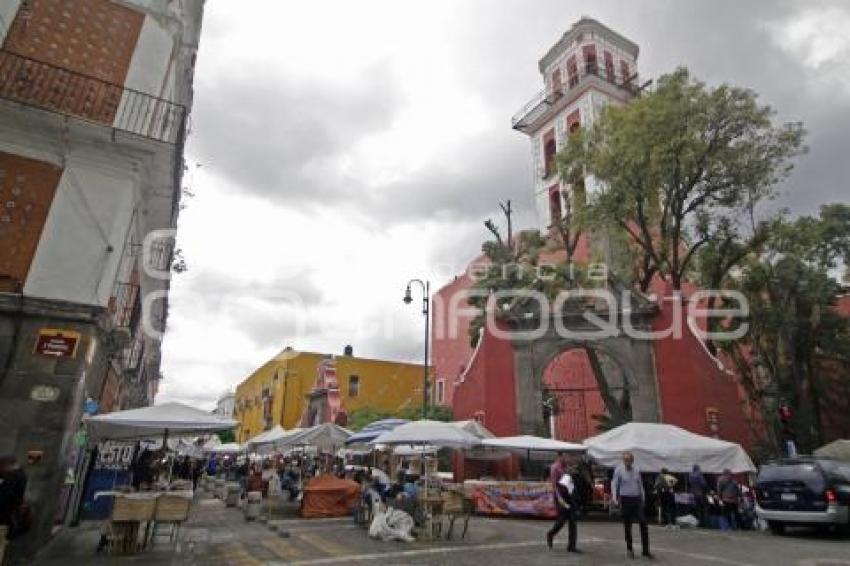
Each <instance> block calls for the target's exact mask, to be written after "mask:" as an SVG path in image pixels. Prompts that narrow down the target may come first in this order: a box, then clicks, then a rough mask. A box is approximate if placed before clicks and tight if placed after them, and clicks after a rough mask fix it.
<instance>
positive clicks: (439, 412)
mask: <svg viewBox="0 0 850 566" xmlns="http://www.w3.org/2000/svg"><path fill="white" fill-rule="evenodd" d="M421 418H423V417H422V407H420V406H410V407H406V408H404V409H401V410H398V411H385V410H382V409H375V408H372V407H363V408H361V409H356V410H354V411H352V412H351V414H350V415H349V417H348V425H347V427H346V428H348V429H350V430H353V431H358V430H360V429H362V428H363V427H365V426H366V425H368V424H369V423H373V422H375V421H380V420H382V419H407V420H410V421H416V420H419V419H421ZM424 418H426V419H429V420H432V421H443V422H449V421H451V420H452V410H451V408H450V407H445V406H443V405H428V409H427V410H426V412H425V417H424Z"/></svg>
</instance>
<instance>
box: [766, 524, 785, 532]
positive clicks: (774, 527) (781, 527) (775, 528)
mask: <svg viewBox="0 0 850 566" xmlns="http://www.w3.org/2000/svg"><path fill="white" fill-rule="evenodd" d="M767 526H768V528H770V532H772V533H773V534H775V535H781V534H785V523H780V522H779V521H768V522H767Z"/></svg>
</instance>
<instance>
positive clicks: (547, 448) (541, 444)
mask: <svg viewBox="0 0 850 566" xmlns="http://www.w3.org/2000/svg"><path fill="white" fill-rule="evenodd" d="M481 445H482V446H484V447H489V448H494V449H497V450H507V451H509V452H512V453H514V454H517V455H519V456H526V457H529V458H531V457H533V456H539V455H541V454H543V455H546V456H547V457H549V458H551V457H553V456H554V455H555V454H557V453H558V452H572V453H583V452H586V451H587V447H586V446H582V445H581V444H573V443H572V442H562V441H560V440H554V439H552V438H542V437H539V436H528V435H524V436H506V437H503V438H485V439H484V440H482V441H481Z"/></svg>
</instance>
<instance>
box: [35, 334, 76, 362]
mask: <svg viewBox="0 0 850 566" xmlns="http://www.w3.org/2000/svg"><path fill="white" fill-rule="evenodd" d="M79 343H80V333H79V332H75V331H73V330H60V329H56V328H42V329H41V330H39V331H38V339H37V340H36V342H35V348H34V349H33V353H34V354H38V355H41V356H52V357H54V358H74V357H76V356H77V346H78V345H79Z"/></svg>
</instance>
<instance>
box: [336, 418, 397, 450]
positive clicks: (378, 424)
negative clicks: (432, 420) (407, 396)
mask: <svg viewBox="0 0 850 566" xmlns="http://www.w3.org/2000/svg"><path fill="white" fill-rule="evenodd" d="M408 422H410V421H408V420H407V419H383V420H380V421H375V422H373V423H369V424H367V425H366V426H364V427H363V428H362V429H360V430H359V431H358V432H355V433H354V434H352V435H351V436H349V437H348V440H346V441H345V444H346V445H350V444H362V443H366V442H371V441H372V440H375V439H376V438H378V436H379V435H381V433H384V432H387V431H389V430H393V429H394V428H396V427H397V426H400V425H403V424H405V423H408Z"/></svg>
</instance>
